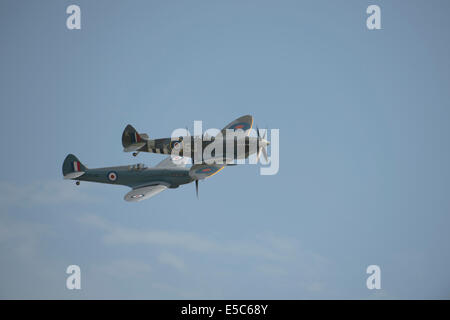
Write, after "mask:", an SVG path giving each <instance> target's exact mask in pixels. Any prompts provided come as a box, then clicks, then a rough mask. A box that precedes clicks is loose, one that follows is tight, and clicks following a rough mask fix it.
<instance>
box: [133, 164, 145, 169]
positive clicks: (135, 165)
mask: <svg viewBox="0 0 450 320" xmlns="http://www.w3.org/2000/svg"><path fill="white" fill-rule="evenodd" d="M144 169H147V166H146V165H145V164H143V163H137V164H133V165H131V166H130V170H144Z"/></svg>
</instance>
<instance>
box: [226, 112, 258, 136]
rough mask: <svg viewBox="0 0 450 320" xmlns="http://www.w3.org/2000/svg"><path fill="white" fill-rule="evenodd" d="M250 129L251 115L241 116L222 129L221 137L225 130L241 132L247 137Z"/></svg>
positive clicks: (251, 125) (251, 123)
mask: <svg viewBox="0 0 450 320" xmlns="http://www.w3.org/2000/svg"><path fill="white" fill-rule="evenodd" d="M252 127H253V117H252V116H251V115H246V116H242V117H240V118H237V119H236V120H234V121H232V122H230V123H229V124H228V125H227V126H226V127H225V128H223V129H222V135H225V133H226V130H227V129H229V130H243V131H244V132H245V133H246V134H247V135H249V134H250V130H251V129H252Z"/></svg>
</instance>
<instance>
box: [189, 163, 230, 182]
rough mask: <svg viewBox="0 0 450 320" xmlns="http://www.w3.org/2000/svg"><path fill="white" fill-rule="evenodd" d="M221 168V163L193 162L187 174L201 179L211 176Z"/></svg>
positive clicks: (223, 166) (222, 166)
mask: <svg viewBox="0 0 450 320" xmlns="http://www.w3.org/2000/svg"><path fill="white" fill-rule="evenodd" d="M223 168H225V165H221V164H211V165H209V164H195V165H193V166H192V167H191V169H190V170H189V175H190V176H191V177H192V178H193V179H195V180H202V179H206V178H208V177H212V176H213V175H215V174H216V173H218V172H219V171H220V170H222V169H223Z"/></svg>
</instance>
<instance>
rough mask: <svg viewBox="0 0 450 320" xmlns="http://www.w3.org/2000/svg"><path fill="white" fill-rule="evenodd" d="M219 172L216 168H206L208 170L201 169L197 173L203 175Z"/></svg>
mask: <svg viewBox="0 0 450 320" xmlns="http://www.w3.org/2000/svg"><path fill="white" fill-rule="evenodd" d="M217 170H218V168H216V167H206V168H200V169H198V170H197V171H195V173H197V174H201V173H214V172H216V171H217Z"/></svg>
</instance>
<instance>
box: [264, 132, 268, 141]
mask: <svg viewBox="0 0 450 320" xmlns="http://www.w3.org/2000/svg"><path fill="white" fill-rule="evenodd" d="M267 130H268V129H266V131H264V136H263V139H264V140H265V139H266V135H267Z"/></svg>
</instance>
